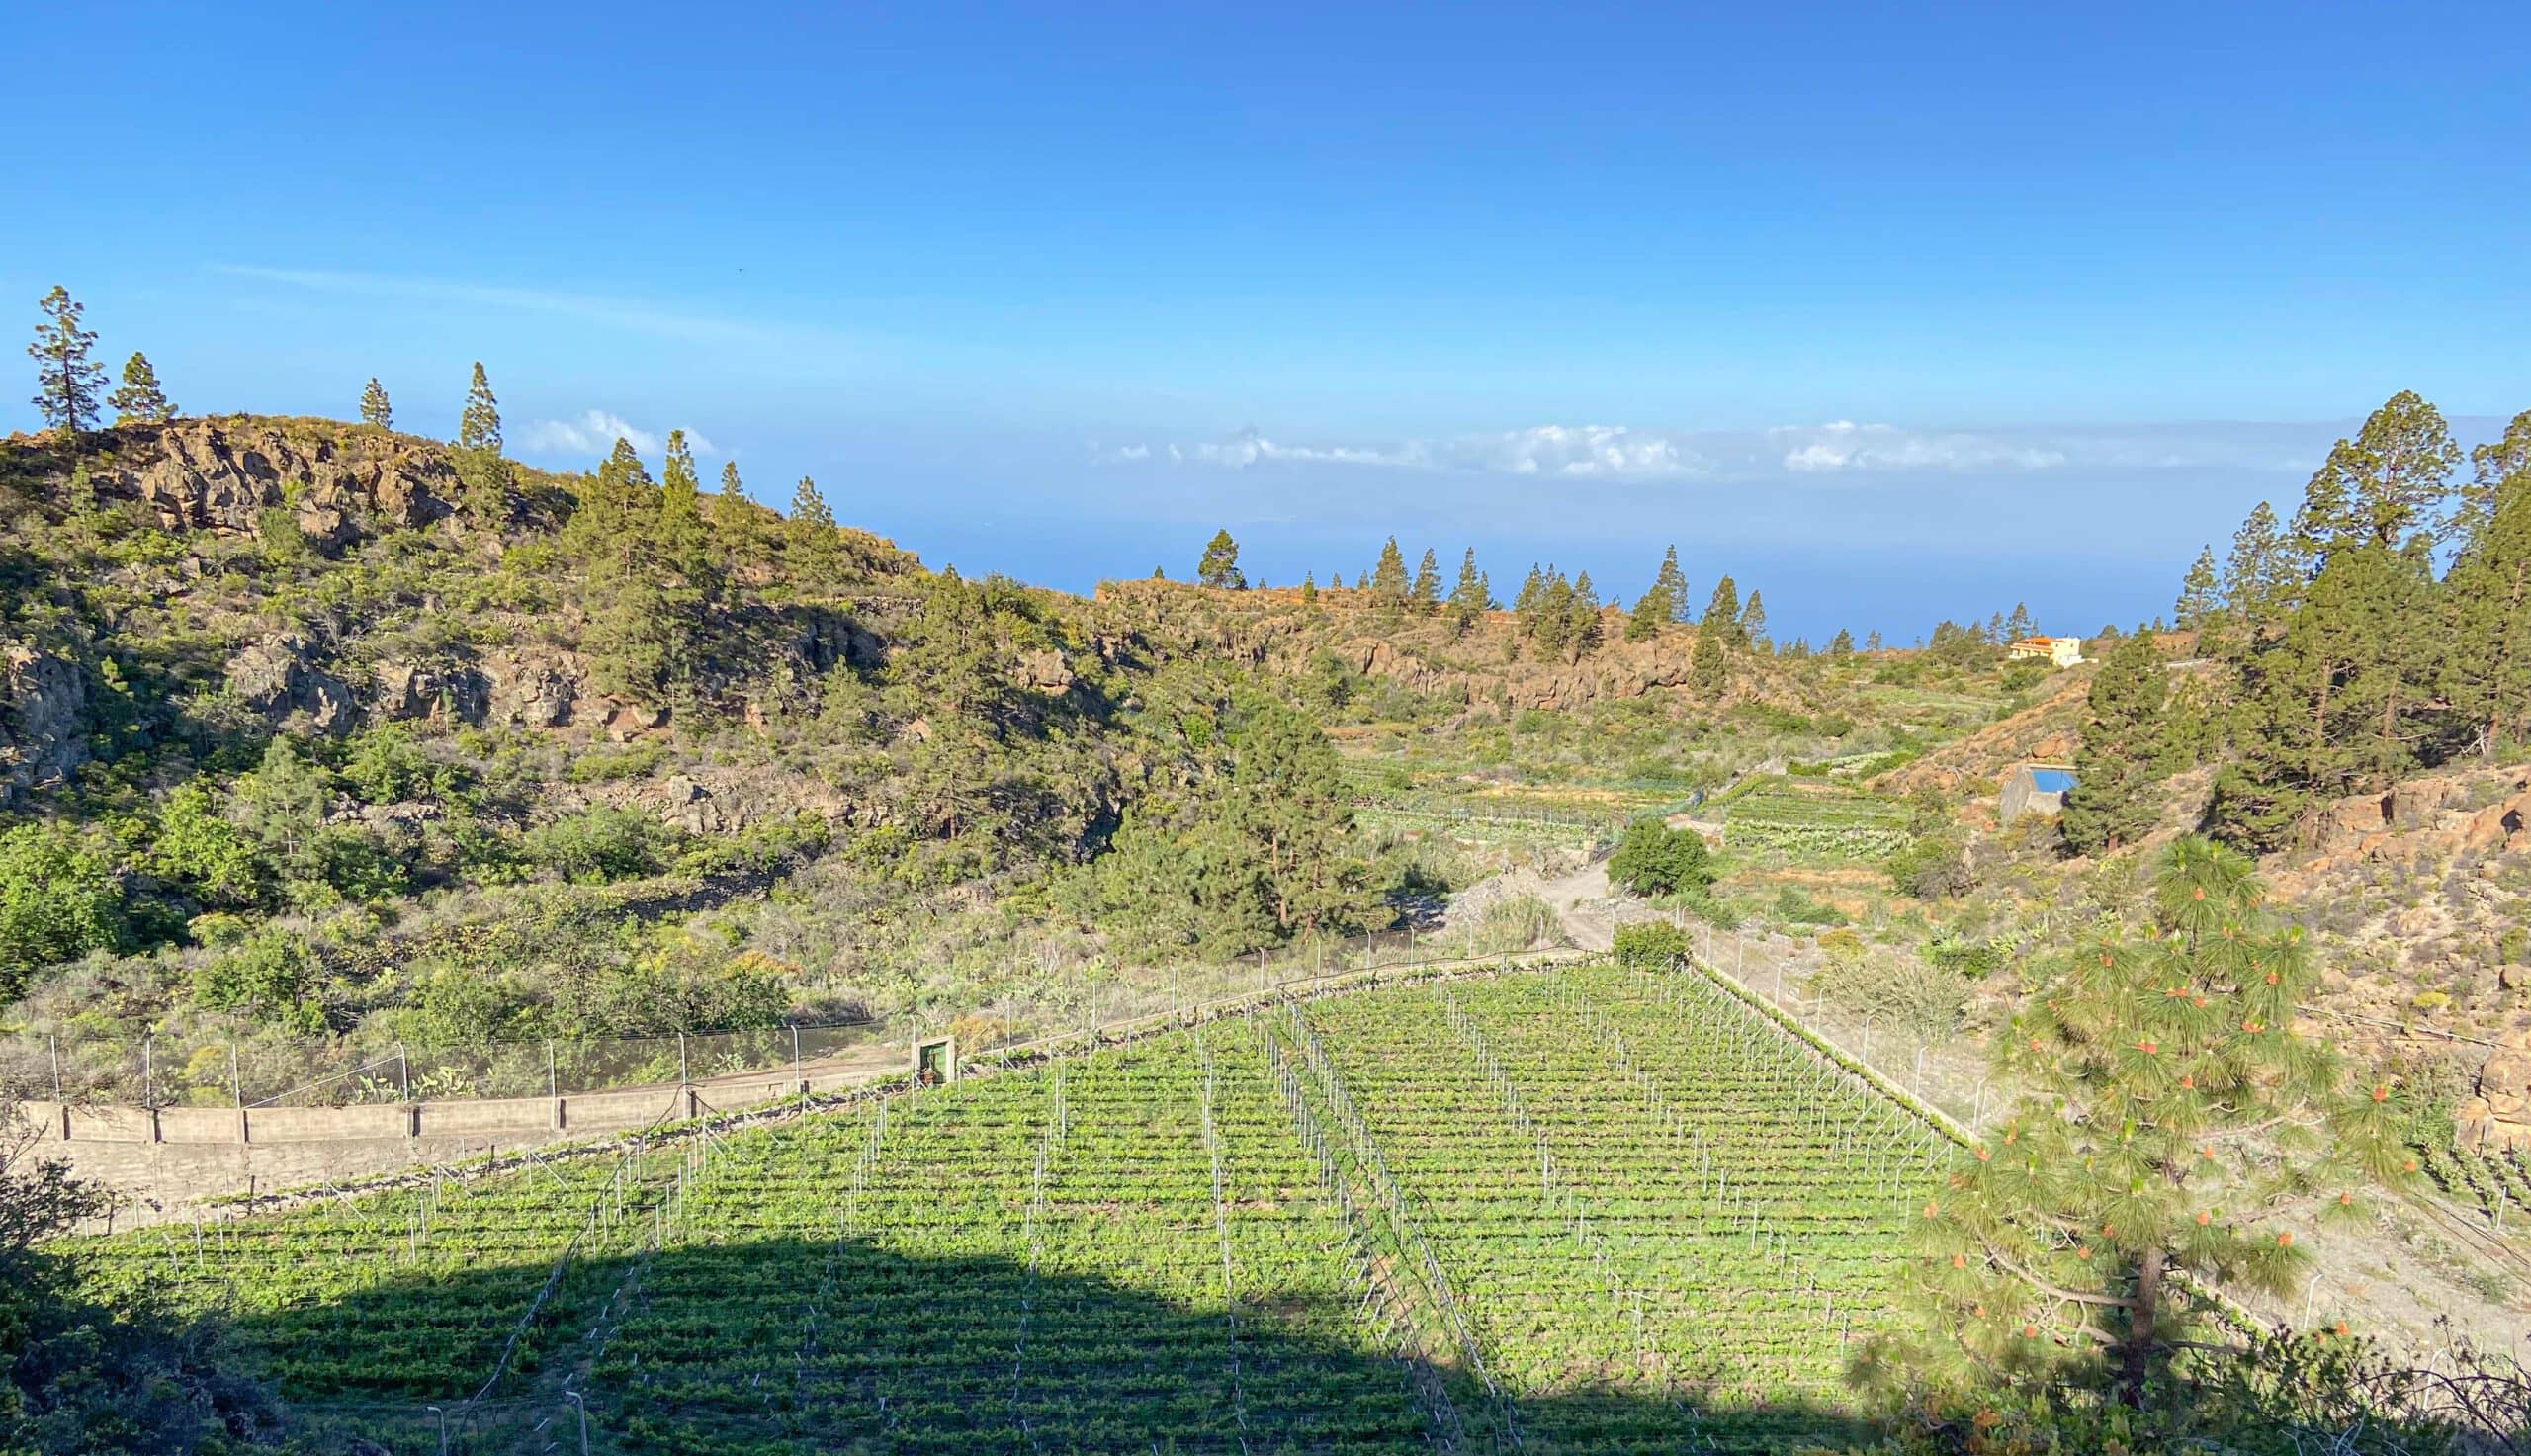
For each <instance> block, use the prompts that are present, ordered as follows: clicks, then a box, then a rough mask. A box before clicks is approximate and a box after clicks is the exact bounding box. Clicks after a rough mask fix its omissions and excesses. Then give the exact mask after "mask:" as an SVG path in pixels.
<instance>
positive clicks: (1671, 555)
mask: <svg viewBox="0 0 2531 1456" xmlns="http://www.w3.org/2000/svg"><path fill="white" fill-rule="evenodd" d="M1652 589H1653V590H1654V591H1657V592H1659V593H1660V594H1661V599H1662V600H1663V601H1665V602H1668V603H1669V604H1670V620H1671V621H1672V622H1675V623H1677V624H1679V625H1680V626H1682V627H1684V626H1686V625H1687V624H1688V623H1689V622H1690V621H1692V620H1693V618H1692V616H1691V613H1690V608H1689V604H1688V573H1686V572H1685V571H1682V570H1680V569H1679V549H1678V548H1677V547H1675V546H1673V547H1671V548H1670V549H1669V550H1668V551H1665V552H1663V553H1662V554H1661V569H1660V570H1658V571H1655V572H1654V573H1652Z"/></svg>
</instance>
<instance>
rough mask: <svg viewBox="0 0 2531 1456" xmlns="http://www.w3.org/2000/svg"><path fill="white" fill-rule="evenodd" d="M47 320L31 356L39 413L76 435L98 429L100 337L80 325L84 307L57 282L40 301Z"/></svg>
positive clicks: (48, 425)
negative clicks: (98, 357)
mask: <svg viewBox="0 0 2531 1456" xmlns="http://www.w3.org/2000/svg"><path fill="white" fill-rule="evenodd" d="M36 306H37V307H39V308H41V309H42V310H43V311H44V322H42V323H39V324H37V325H36V341H35V342H34V343H32V344H29V345H28V346H27V357H28V358H30V359H32V360H34V361H35V362H36V394H35V406H36V412H37V414H39V415H40V416H42V418H43V419H44V427H45V428H47V429H53V430H67V431H68V432H69V433H70V434H71V436H72V437H73V439H74V440H75V439H76V437H77V436H79V435H80V434H81V433H83V432H85V431H88V430H93V429H95V428H96V427H97V401H98V399H99V397H100V396H101V395H102V394H103V393H104V392H105V387H106V372H105V370H104V369H103V368H102V367H100V366H99V365H98V364H97V362H96V359H95V351H96V347H97V336H96V334H95V333H93V332H91V331H90V330H87V329H84V328H81V327H80V326H79V319H80V314H81V312H82V308H81V305H80V304H78V303H77V302H75V301H73V300H71V297H70V291H69V290H67V289H65V288H63V287H62V286H61V285H59V284H54V285H53V286H52V292H51V293H48V294H46V295H44V300H43V301H42V302H40V303H38V304H37V305H36Z"/></svg>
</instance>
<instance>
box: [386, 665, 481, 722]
mask: <svg viewBox="0 0 2531 1456" xmlns="http://www.w3.org/2000/svg"><path fill="white" fill-rule="evenodd" d="M489 697H490V693H489V691H488V689H487V686H486V684H485V683H484V681H483V675H482V674H481V673H480V672H478V671H476V670H475V669H474V668H473V667H470V666H467V665H464V664H462V663H433V662H417V661H413V660H411V659H409V658H396V659H393V660H390V661H386V662H381V663H379V664H378V675H377V681H376V696H375V706H376V708H377V712H378V716H379V717H381V718H389V719H437V720H442V721H446V722H455V723H470V724H472V723H481V722H482V721H483V713H484V708H485V705H486V703H487V701H488V700H489Z"/></svg>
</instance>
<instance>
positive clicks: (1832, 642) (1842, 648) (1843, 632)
mask: <svg viewBox="0 0 2531 1456" xmlns="http://www.w3.org/2000/svg"><path fill="white" fill-rule="evenodd" d="M1854 654H1855V635H1854V633H1853V632H1852V631H1850V630H1848V629H1846V628H1843V627H1840V628H1838V629H1837V635H1836V636H1835V637H1832V638H1830V639H1828V655H1829V656H1831V657H1851V656H1853V655H1854Z"/></svg>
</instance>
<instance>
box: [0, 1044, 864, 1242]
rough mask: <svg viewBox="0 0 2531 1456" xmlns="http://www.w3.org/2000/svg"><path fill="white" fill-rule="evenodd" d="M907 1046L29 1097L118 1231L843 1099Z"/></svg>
mask: <svg viewBox="0 0 2531 1456" xmlns="http://www.w3.org/2000/svg"><path fill="white" fill-rule="evenodd" d="M904 1058H905V1054H904V1052H903V1051H902V1050H901V1049H897V1048H875V1049H870V1050H867V1051H864V1052H861V1053H858V1054H856V1055H855V1056H853V1057H850V1058H841V1059H836V1060H834V1061H830V1062H813V1063H809V1064H807V1065H806V1066H804V1067H801V1068H800V1069H798V1071H797V1073H796V1074H795V1072H794V1070H793V1069H791V1068H787V1067H786V1068H780V1069H776V1070H773V1071H762V1072H748V1073H742V1074H739V1075H734V1076H721V1077H714V1078H712V1079H711V1080H709V1081H701V1082H694V1083H690V1084H680V1083H668V1084H665V1085H655V1086H643V1087H618V1088H613V1089H610V1090H607V1091H602V1092H571V1093H567V1094H565V1095H563V1096H560V1097H517V1098H507V1099H499V1100H483V1101H451V1102H404V1103H386V1104H378V1103H372V1104H367V1105H363V1106H358V1107H246V1108H237V1107H157V1108H149V1107H81V1106H77V1105H69V1106H65V1105H63V1104H61V1103H58V1102H29V1103H26V1104H24V1107H25V1111H26V1114H27V1116H28V1117H29V1119H30V1120H32V1121H33V1122H34V1123H35V1124H36V1127H37V1129H38V1133H39V1142H40V1145H41V1146H40V1147H39V1148H38V1150H37V1156H42V1157H47V1158H55V1159H59V1160H61V1161H65V1162H67V1163H69V1164H70V1166H71V1168H72V1170H73V1171H74V1172H76V1173H77V1174H78V1176H80V1177H83V1178H87V1179H89V1180H91V1181H94V1182H98V1183H103V1184H105V1185H106V1186H107V1187H109V1188H112V1189H114V1190H115V1191H116V1192H118V1193H121V1194H123V1195H124V1196H125V1197H126V1198H127V1199H129V1200H130V1202H129V1203H128V1204H127V1205H126V1206H125V1207H124V1208H123V1209H122V1210H120V1211H119V1212H118V1213H117V1215H116V1219H115V1222H116V1224H117V1226H119V1227H120V1226H124V1225H129V1224H134V1223H149V1222H154V1221H155V1220H157V1219H160V1218H166V1217H172V1216H174V1215H175V1214H177V1213H178V1212H179V1211H181V1210H183V1209H185V1208H187V1207H188V1206H190V1205H194V1204H198V1203H201V1202H203V1201H205V1200H208V1199H212V1198H218V1197H221V1196H224V1195H227V1194H236V1193H243V1194H253V1193H268V1192H272V1191H274V1190H276V1189H281V1188H297V1187H311V1186H321V1185H323V1184H326V1183H332V1182H344V1181H349V1180H352V1179H356V1178H365V1177H374V1176H376V1175H378V1174H381V1173H392V1172H396V1171H398V1170H401V1169H403V1168H408V1167H417V1166H427V1165H429V1164H433V1163H448V1162H456V1161H461V1160H463V1159H465V1158H469V1157H476V1156H482V1155H484V1154H491V1153H518V1152H523V1151H525V1150H528V1149H533V1148H540V1147H544V1146H546V1145H548V1144H553V1143H559V1142H567V1141H570V1140H573V1139H579V1138H600V1137H607V1136H611V1135H613V1134H617V1133H625V1132H631V1131H633V1130H635V1129H638V1128H645V1127H648V1126H650V1125H651V1124H653V1123H655V1122H658V1121H660V1120H662V1119H666V1120H669V1121H682V1120H684V1119H686V1118H691V1117H701V1116H705V1115H707V1114H710V1113H714V1112H729V1111H734V1110H737V1109H740V1108H744V1107H755V1106H761V1105H763V1104H765V1103H768V1102H775V1101H779V1100H781V1099H782V1098H785V1097H796V1096H799V1095H801V1093H802V1092H803V1091H807V1092H810V1093H822V1092H833V1091H840V1090H843V1089H845V1088H848V1087H854V1086H859V1085H862V1084H864V1083H867V1082H871V1081H876V1080H879V1079H880V1078H883V1077H886V1076H890V1075H894V1074H897V1073H899V1072H902V1071H904V1070H905V1062H904Z"/></svg>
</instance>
